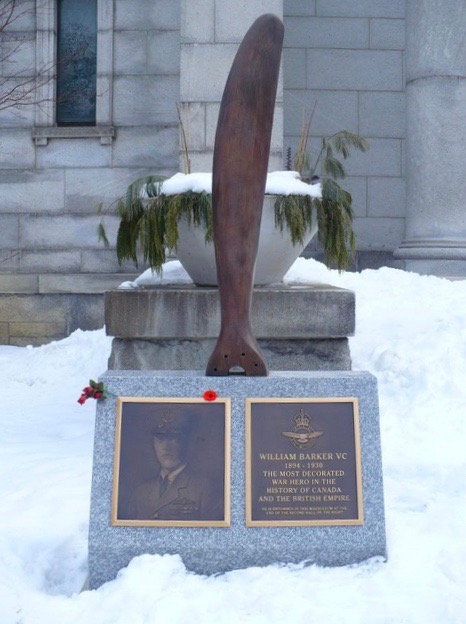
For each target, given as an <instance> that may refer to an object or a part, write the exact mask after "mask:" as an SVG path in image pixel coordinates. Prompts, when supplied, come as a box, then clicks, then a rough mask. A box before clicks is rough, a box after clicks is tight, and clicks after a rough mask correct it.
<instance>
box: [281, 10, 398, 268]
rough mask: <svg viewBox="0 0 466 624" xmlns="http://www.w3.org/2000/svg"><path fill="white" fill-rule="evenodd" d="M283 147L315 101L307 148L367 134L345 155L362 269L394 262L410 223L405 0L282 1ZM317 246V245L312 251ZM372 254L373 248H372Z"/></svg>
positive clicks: (293, 138)
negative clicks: (346, 134) (363, 143)
mask: <svg viewBox="0 0 466 624" xmlns="http://www.w3.org/2000/svg"><path fill="white" fill-rule="evenodd" d="M284 19H285V29H286V30H285V33H286V34H285V50H284V102H285V109H284V135H285V136H284V151H286V148H287V147H288V146H290V147H292V149H293V152H294V151H295V149H296V146H297V145H298V141H299V135H300V132H301V127H302V119H303V111H305V114H306V115H307V116H308V115H309V113H310V111H311V109H312V107H313V106H314V102H316V101H317V106H316V110H315V114H314V118H313V122H312V127H311V140H310V148H311V153H312V154H313V155H314V157H315V155H316V154H317V153H318V151H319V149H320V141H321V137H323V136H330V135H332V134H333V133H335V132H337V131H339V130H343V129H345V130H349V131H351V132H356V133H358V134H360V135H361V136H363V137H365V138H367V139H368V141H369V143H370V151H369V152H367V153H366V154H361V153H359V152H354V153H353V155H352V156H351V158H350V159H349V160H348V161H347V165H346V170H347V174H348V178H347V179H345V180H344V181H343V183H342V186H343V187H344V188H346V189H347V190H348V191H350V192H351V194H352V196H353V204H354V210H355V216H356V219H355V230H356V234H357V241H358V250H359V252H360V253H359V257H358V262H359V266H360V267H362V268H363V267H364V265H365V266H370V265H374V264H375V265H378V266H380V265H381V264H392V265H393V266H401V263H400V262H399V261H398V262H397V261H394V260H393V257H392V251H393V249H395V248H396V247H397V246H398V245H399V243H400V242H401V241H402V240H403V236H404V227H405V212H406V207H405V204H406V199H405V179H404V163H403V150H404V139H405V94H404V83H405V79H404V47H405V0H370V1H365V0H358V1H357V2H348V1H347V0H284ZM309 251H310V252H312V249H311V250H309ZM371 252H372V253H371Z"/></svg>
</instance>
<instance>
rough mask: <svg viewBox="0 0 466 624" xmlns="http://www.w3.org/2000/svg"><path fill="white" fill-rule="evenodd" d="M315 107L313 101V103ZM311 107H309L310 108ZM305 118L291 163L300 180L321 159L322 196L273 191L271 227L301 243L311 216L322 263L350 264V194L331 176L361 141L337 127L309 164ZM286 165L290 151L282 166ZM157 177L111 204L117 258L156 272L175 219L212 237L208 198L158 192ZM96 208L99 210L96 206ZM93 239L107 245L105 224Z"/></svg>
mask: <svg viewBox="0 0 466 624" xmlns="http://www.w3.org/2000/svg"><path fill="white" fill-rule="evenodd" d="M314 109H315V106H314ZM313 112H314V111H313ZM309 128H310V122H309V123H307V124H305V126H304V128H303V133H304V138H303V139H302V141H301V144H300V150H299V151H298V153H297V154H296V156H295V161H294V164H295V167H296V170H297V171H299V173H300V174H301V177H302V179H303V180H306V181H308V180H310V179H312V177H313V176H314V175H315V172H316V169H317V166H318V164H319V162H320V160H321V159H322V171H323V174H324V176H328V177H325V178H324V179H323V180H322V181H321V182H322V199H315V198H311V197H310V196H308V195H287V196H284V195H279V196H277V198H276V200H275V226H276V227H277V228H280V230H281V231H283V230H284V229H285V228H286V230H287V231H288V233H289V235H290V237H291V242H292V244H293V245H298V244H299V245H303V244H304V238H305V236H306V232H307V231H310V230H311V229H312V227H313V225H314V223H315V220H317V225H318V238H319V241H320V242H321V244H322V246H323V248H324V253H325V262H326V264H327V265H330V264H334V265H336V266H337V267H338V269H340V270H342V269H346V268H348V267H349V266H350V264H351V260H352V258H353V256H354V253H355V249H356V245H355V237H354V232H353V228H352V222H353V210H352V200H351V195H350V194H349V193H348V192H347V191H345V190H343V189H342V188H341V186H340V185H339V184H338V182H337V180H339V179H342V178H344V177H345V170H344V167H343V165H342V163H341V162H340V160H339V159H338V156H339V155H341V156H342V157H343V159H344V160H346V159H347V158H348V157H349V155H350V152H351V149H358V150H360V151H363V152H365V151H366V150H367V149H368V148H369V145H368V143H367V141H365V140H364V139H362V138H361V137H359V136H358V135H356V134H352V133H351V132H347V131H346V130H343V131H341V132H337V133H336V134H334V135H333V136H331V137H329V138H323V139H322V146H321V150H320V153H319V155H318V157H317V159H316V161H315V163H314V166H313V167H312V168H311V166H310V155H309V153H308V152H307V139H308V136H309ZM290 165H291V157H290V152H289V150H288V154H287V166H290ZM165 179H166V178H164V177H162V176H145V177H143V178H139V179H138V180H136V181H135V182H133V183H132V184H130V185H129V186H128V188H127V191H126V194H125V196H124V197H123V198H122V199H121V200H120V201H119V202H118V204H117V214H118V215H119V217H120V226H119V229H118V234H117V241H116V251H117V257H118V262H119V263H120V264H122V263H123V262H124V261H125V260H130V261H132V262H134V263H135V265H136V266H137V265H138V250H139V249H140V250H141V252H142V256H143V258H144V262H146V263H147V264H149V266H150V267H151V268H152V269H153V270H155V271H156V272H157V273H160V271H161V269H162V265H163V263H164V262H165V260H166V251H167V250H169V251H176V249H177V246H178V237H179V235H178V224H179V222H180V219H181V218H183V217H184V218H186V220H187V223H188V225H189V226H192V227H203V228H204V229H205V241H206V243H209V242H211V241H212V240H213V217H212V197H211V195H209V194H207V193H193V192H187V193H180V194H178V195H164V194H163V193H162V184H163V181H164V180H165ZM99 211H100V209H99ZM98 234H99V240H101V241H102V242H103V243H104V244H105V245H106V246H108V245H109V241H108V238H107V235H106V233H105V228H104V226H103V224H102V223H101V224H100V225H99V232H98Z"/></svg>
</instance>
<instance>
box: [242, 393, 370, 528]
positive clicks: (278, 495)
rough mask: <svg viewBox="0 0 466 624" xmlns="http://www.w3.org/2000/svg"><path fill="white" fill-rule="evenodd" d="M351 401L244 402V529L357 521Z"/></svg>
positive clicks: (355, 424) (355, 417)
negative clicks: (245, 527) (247, 527)
mask: <svg viewBox="0 0 466 624" xmlns="http://www.w3.org/2000/svg"><path fill="white" fill-rule="evenodd" d="M360 455H361V453H360V441H359V410H358V399H356V398H331V399H327V398H321V399H306V398H305V399H246V525H247V526H250V527H259V526H326V525H358V524H363V508H362V483H361V456H360Z"/></svg>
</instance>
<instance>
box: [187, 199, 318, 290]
mask: <svg viewBox="0 0 466 624" xmlns="http://www.w3.org/2000/svg"><path fill="white" fill-rule="evenodd" d="M274 203H275V196H273V195H266V196H265V199H264V207H263V212H262V220H261V229H260V236H259V248H258V252H257V260H256V269H255V277H254V285H255V286H267V285H269V284H275V283H277V282H281V281H282V279H283V277H284V275H285V273H287V271H288V270H289V269H290V267H291V265H292V264H293V263H294V262H295V260H296V259H297V258H298V257H299V255H300V254H301V252H302V251H303V249H304V247H305V246H306V245H307V244H308V243H309V242H310V241H311V240H312V238H313V237H314V235H315V234H316V232H317V219H316V223H315V225H314V226H313V228H312V230H311V231H309V230H308V231H307V233H306V238H305V240H304V246H303V245H299V244H298V245H293V244H292V242H291V237H290V235H289V233H288V232H287V231H286V229H285V228H284V229H283V231H280V228H278V227H276V225H275V212H274ZM178 232H179V242H178V249H177V256H178V259H179V261H180V262H181V264H182V265H183V267H184V269H185V270H186V272H187V273H188V275H189V276H190V278H191V279H192V280H193V282H194V283H195V284H196V285H197V286H216V285H217V269H216V264H215V251H214V245H213V243H208V244H206V243H205V240H204V237H205V230H204V229H203V228H201V227H196V228H195V227H193V226H192V225H188V222H187V219H186V218H184V217H183V218H182V219H181V221H180V222H179V224H178Z"/></svg>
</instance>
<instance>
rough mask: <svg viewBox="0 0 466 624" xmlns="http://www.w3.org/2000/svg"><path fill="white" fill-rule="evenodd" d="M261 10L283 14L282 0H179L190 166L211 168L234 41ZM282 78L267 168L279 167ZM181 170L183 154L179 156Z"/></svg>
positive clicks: (182, 95) (237, 41)
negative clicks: (221, 101)
mask: <svg viewBox="0 0 466 624" xmlns="http://www.w3.org/2000/svg"><path fill="white" fill-rule="evenodd" d="M264 13H274V14H275V15H277V16H278V17H279V18H280V19H283V0H238V1H236V2H232V0H181V69H180V101H181V108H182V117H183V124H184V126H185V131H186V134H187V142H188V147H189V153H190V160H191V170H192V171H193V172H194V171H212V156H213V149H214V139H215V130H216V128H217V118H218V111H219V108H220V100H221V99H222V94H223V89H224V87H225V82H226V79H227V76H228V72H229V71H230V67H231V64H232V62H233V58H234V56H235V54H236V51H237V49H238V46H239V44H240V42H241V41H242V39H243V37H244V35H245V34H246V31H247V30H248V28H249V27H250V26H251V25H252V23H253V22H254V20H255V19H256V18H258V17H259V16H260V15H263V14H264ZM282 151H283V80H282V78H281V77H280V81H279V85H278V90H277V104H276V107H275V118H274V127H273V132H272V143H271V146H270V161H269V171H270V170H274V169H283V161H282ZM180 166H181V171H184V167H183V158H182V157H181V158H180Z"/></svg>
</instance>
